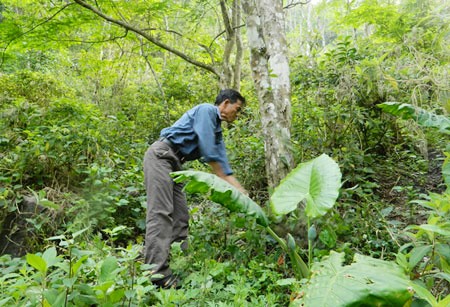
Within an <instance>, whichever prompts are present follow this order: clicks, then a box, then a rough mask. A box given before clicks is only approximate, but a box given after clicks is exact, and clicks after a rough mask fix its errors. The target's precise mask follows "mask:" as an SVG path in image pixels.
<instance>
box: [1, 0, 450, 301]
mask: <svg viewBox="0 0 450 307" xmlns="http://www.w3.org/2000/svg"><path fill="white" fill-rule="evenodd" d="M242 2H243V3H242V4H243V6H244V8H246V9H245V10H242V9H241V3H240V1H236V0H235V1H219V0H194V1H187V0H184V1H183V0H179V1H177V0H173V1H154V0H149V1H86V2H85V1H81V0H80V1H78V0H77V1H68V0H67V1H59V0H54V1H41V0H27V1H23V0H22V1H18V0H0V111H1V112H0V232H1V236H0V255H2V256H0V268H1V270H2V274H1V276H0V281H1V282H0V289H1V291H0V305H5V306H92V305H98V306H116V305H117V306H125V305H126V306H145V305H158V306H178V305H183V306H184V305H186V306H286V305H288V304H289V303H290V302H291V301H292V302H295V300H296V299H297V298H299V297H301V296H303V295H304V292H302V291H303V290H302V289H303V287H304V284H305V282H306V281H305V280H298V279H295V278H294V275H293V273H292V269H291V266H290V262H289V259H288V258H287V257H286V255H285V254H284V252H283V250H281V249H279V248H277V246H276V244H275V243H274V240H273V238H271V236H270V235H268V234H267V233H265V232H264V231H261V229H260V228H258V226H257V225H256V224H255V223H254V221H252V220H251V219H247V218H246V217H245V216H244V215H242V214H238V213H230V212H228V211H227V210H226V209H224V208H223V207H221V206H219V205H217V204H215V203H212V202H210V201H207V200H205V198H203V197H202V196H189V198H188V199H189V205H190V211H191V224H190V225H191V230H190V248H189V252H188V254H186V255H185V254H183V253H182V252H181V251H180V249H179V247H177V246H174V248H173V251H172V265H173V267H174V269H175V270H176V271H179V272H180V274H182V277H183V280H184V286H183V288H182V289H180V290H161V291H160V290H156V289H154V287H153V286H152V285H151V283H150V282H149V276H148V274H149V273H148V272H149V270H148V267H146V266H145V265H143V264H142V263H141V260H140V257H141V255H140V251H141V247H142V244H143V234H144V228H145V225H144V219H145V207H146V204H145V191H144V186H143V172H142V158H143V155H144V152H145V150H146V149H147V147H148V145H149V143H151V142H152V141H154V140H156V139H157V138H158V135H159V132H160V130H161V129H162V128H164V127H167V126H169V125H171V123H173V122H174V121H175V120H177V119H178V118H179V116H181V115H182V114H183V112H185V111H186V110H188V109H189V108H191V107H193V106H194V105H196V104H199V103H203V102H211V103H212V102H213V101H214V98H215V96H216V95H217V93H218V91H219V89H220V88H221V87H223V86H232V87H238V89H239V90H240V91H241V93H242V94H243V95H244V96H245V97H246V98H247V107H246V109H245V111H244V113H243V114H242V115H241V116H240V118H239V120H238V121H237V122H235V123H234V124H233V125H229V126H228V127H227V129H225V130H226V132H225V138H226V144H227V150H228V155H229V159H230V161H231V165H232V167H233V169H234V171H235V175H236V176H237V177H238V178H239V180H240V181H241V182H242V184H243V185H244V186H245V188H246V189H247V190H248V191H249V192H250V197H251V198H252V199H254V200H255V201H256V202H257V203H259V204H260V205H261V206H262V207H263V208H264V210H266V211H267V213H268V214H269V215H270V207H269V206H268V200H269V198H270V194H271V192H272V190H273V184H272V183H271V178H273V176H275V175H276V174H275V175H274V174H271V173H270V168H268V167H267V165H266V164H267V163H268V161H267V139H268V136H267V131H268V130H267V129H266V126H265V124H264V122H265V121H264V120H265V119H267V114H264V113H263V112H262V110H263V108H262V107H261V106H264V102H265V101H261V95H260V94H259V92H258V85H257V83H255V82H256V79H255V74H254V67H252V66H251V65H250V64H251V61H250V58H251V57H252V56H254V54H253V53H252V52H253V51H252V49H251V48H249V42H248V37H249V36H247V24H246V23H247V22H248V20H249V19H246V14H247V15H248V14H250V12H251V10H250V9H249V7H251V5H252V3H253V4H254V2H253V1H242ZM277 3H278V4H280V5H279V6H280V9H281V11H282V12H283V14H284V17H283V19H282V21H283V22H284V29H285V33H284V34H285V42H286V52H287V57H288V59H289V80H290V95H289V99H290V101H289V102H288V103H289V105H288V106H289V108H290V113H291V115H292V116H291V119H290V124H289V130H290V135H289V137H288V138H287V139H283V136H281V135H278V134H277V133H276V131H275V132H274V135H272V137H273V138H274V139H280V140H283V144H285V145H286V146H285V147H284V148H287V149H288V150H289V155H291V156H292V160H293V163H292V164H291V163H288V162H286V163H285V167H286V168H288V169H289V168H292V167H293V166H295V165H297V164H299V163H302V162H305V161H308V160H310V159H313V158H315V157H317V156H319V155H321V154H322V153H325V154H327V155H329V156H330V157H332V158H333V160H335V161H336V162H337V163H338V165H339V167H340V170H341V172H342V188H341V190H340V194H339V198H338V200H337V202H336V204H335V205H334V207H333V208H332V209H331V210H330V212H328V214H327V215H325V216H323V217H320V218H318V219H315V220H314V222H313V226H314V228H313V229H314V230H315V231H316V232H317V235H316V236H313V237H309V239H310V241H311V242H310V243H312V244H313V245H312V247H313V248H312V250H311V253H309V254H308V252H307V249H308V237H307V233H308V230H310V231H311V225H307V223H306V221H305V219H304V218H302V216H303V214H302V207H301V206H300V207H299V210H298V211H296V212H294V213H292V214H290V215H288V216H287V217H286V218H285V219H283V220H282V221H279V220H277V221H274V223H275V222H276V227H274V228H275V230H276V232H277V233H278V234H280V236H284V235H286V233H288V232H289V233H290V234H292V236H293V237H294V238H295V241H296V242H297V244H298V247H297V249H298V252H299V253H300V254H301V255H304V257H306V259H308V262H309V263H313V262H319V261H320V260H322V259H325V258H326V257H327V256H328V255H329V254H330V251H332V250H333V251H337V252H344V253H345V255H346V257H345V259H346V261H347V262H351V259H352V257H353V255H354V254H355V253H358V254H362V255H366V256H371V257H373V258H376V259H383V260H386V261H391V262H396V263H397V264H398V265H399V266H400V267H402V268H403V269H404V270H405V272H406V274H407V275H408V276H409V277H410V278H411V280H413V281H414V282H416V283H417V284H419V285H420V286H421V287H422V288H421V289H424V291H423V292H420V291H419V292H420V293H419V292H417V290H416V293H415V294H414V303H413V304H417V305H416V306H427V305H430V306H431V305H433V304H435V303H436V304H437V302H439V301H443V300H444V298H445V297H446V296H448V295H449V294H450V290H449V285H450V245H449V244H450V224H449V218H450V205H449V204H450V195H449V194H448V191H447V187H446V183H450V179H449V181H446V180H444V178H445V176H443V165H444V175H445V174H447V175H448V176H450V170H449V169H448V168H446V164H445V163H444V161H445V159H448V158H447V157H448V152H450V149H449V148H448V132H449V130H448V127H449V126H445V127H444V125H445V121H446V120H447V121H448V112H450V76H449V72H450V62H449V60H450V4H449V2H448V1H447V0H398V1H392V0H378V1H375V0H373V1H371V0H366V1H342V0H323V1H321V0H318V1H313V2H305V3H302V2H299V1H283V2H281V1H280V2H277ZM83 4H87V5H88V6H90V7H91V9H90V8H89V7H87V6H86V5H83ZM281 4H282V5H281ZM254 5H255V7H256V8H257V7H258V6H257V5H256V4H254ZM92 8H93V9H92ZM224 12H228V13H229V16H227V15H226V14H224ZM99 13H100V14H99ZM274 18H275V17H274ZM278 18H279V16H278ZM227 22H229V24H227ZM252 69H253V70H252ZM231 72H232V73H231ZM255 84H256V87H255ZM384 102H399V103H405V104H408V105H409V106H411V107H412V108H416V109H418V110H422V111H423V112H426V113H427V114H431V117H430V118H432V119H433V118H438V119H442V121H443V122H444V123H443V124H442V125H443V126H441V128H442V127H444V128H443V129H441V130H438V129H433V128H427V127H424V125H420V123H418V122H417V121H415V120H408V119H402V118H399V117H394V116H392V115H391V114H388V113H386V112H384V111H383V110H382V109H381V108H380V107H379V104H381V103H384ZM269 119H270V118H269ZM269 131H270V130H269ZM186 168H190V169H196V170H202V171H208V168H207V167H206V166H204V165H203V164H201V163H200V162H190V163H188V164H187V165H186ZM421 225H422V226H421ZM423 225H428V226H430V227H428V226H426V227H424V226H423ZM308 226H309V228H308ZM426 291H428V292H426ZM447 300H448V299H447ZM386 306H388V305H386ZM436 306H437V305H436ZM442 306H444V305H443V304H442ZM445 306H447V305H445Z"/></svg>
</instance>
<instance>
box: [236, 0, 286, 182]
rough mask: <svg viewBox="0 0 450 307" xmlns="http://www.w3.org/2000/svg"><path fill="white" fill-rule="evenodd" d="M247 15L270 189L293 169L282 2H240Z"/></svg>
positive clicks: (261, 0)
mask: <svg viewBox="0 0 450 307" xmlns="http://www.w3.org/2000/svg"><path fill="white" fill-rule="evenodd" d="M242 5H243V8H244V11H245V13H246V15H247V36H248V43H249V47H250V65H251V69H252V74H253V80H254V83H255V88H256V92H257V95H258V100H259V106H260V113H261V121H262V130H263V134H264V144H265V155H266V157H265V158H266V173H267V180H268V185H269V188H273V187H275V186H277V185H278V183H279V182H280V180H281V179H283V178H284V177H285V176H286V175H287V173H288V172H289V171H290V170H291V168H292V166H293V158H292V153H291V150H290V148H291V146H290V137H291V133H290V126H291V99H290V94H291V90H290V79H289V63H288V58H287V44H286V36H285V29H284V13H283V6H282V0H276V1H273V0H242Z"/></svg>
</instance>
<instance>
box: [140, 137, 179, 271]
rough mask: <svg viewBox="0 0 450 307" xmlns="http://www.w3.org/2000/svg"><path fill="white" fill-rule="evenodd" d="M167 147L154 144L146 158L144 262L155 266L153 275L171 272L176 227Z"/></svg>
mask: <svg viewBox="0 0 450 307" xmlns="http://www.w3.org/2000/svg"><path fill="white" fill-rule="evenodd" d="M169 158H170V153H168V151H167V146H163V145H161V143H158V142H157V143H154V144H153V145H152V146H151V147H150V149H149V150H148V151H147V153H146V154H145V157H144V175H145V187H146V191H147V217H146V228H145V230H146V233H145V251H144V256H145V263H147V264H154V265H156V266H155V267H154V268H153V269H152V271H153V274H162V275H163V276H164V277H166V276H169V275H171V274H172V271H171V270H170V268H169V252H170V244H171V243H172V229H173V219H172V215H173V210H174V207H173V187H174V182H173V180H172V178H171V177H170V175H169V173H170V172H171V171H172V161H171V160H170V159H169Z"/></svg>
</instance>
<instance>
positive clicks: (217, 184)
mask: <svg viewBox="0 0 450 307" xmlns="http://www.w3.org/2000/svg"><path fill="white" fill-rule="evenodd" d="M172 176H173V178H174V181H175V182H186V181H187V182H188V183H187V184H186V186H185V187H184V189H185V191H186V192H189V193H193V194H194V193H201V194H207V195H208V198H209V199H210V200H212V201H213V202H216V203H219V204H222V205H224V206H225V207H227V208H228V209H229V210H230V211H232V212H241V213H245V214H246V215H248V216H255V218H256V222H257V223H258V224H260V225H261V226H264V227H266V226H268V225H269V220H268V218H267V216H266V215H265V213H264V211H263V210H262V209H261V207H260V206H259V205H258V204H256V203H255V202H254V201H253V200H252V199H251V198H249V197H248V196H246V195H244V194H242V193H241V192H239V190H238V189H236V188H235V187H233V186H232V185H231V184H229V183H228V182H226V181H225V180H223V179H221V178H219V177H217V176H216V175H212V174H208V173H205V172H199V171H179V172H174V173H172Z"/></svg>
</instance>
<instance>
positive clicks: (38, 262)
mask: <svg viewBox="0 0 450 307" xmlns="http://www.w3.org/2000/svg"><path fill="white" fill-rule="evenodd" d="M26 259H27V263H28V264H29V265H31V266H32V267H33V268H35V269H36V270H38V271H39V272H41V273H43V274H45V273H46V272H47V264H46V263H45V260H44V259H43V258H42V257H41V256H38V255H35V254H27V256H26Z"/></svg>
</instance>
